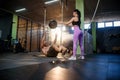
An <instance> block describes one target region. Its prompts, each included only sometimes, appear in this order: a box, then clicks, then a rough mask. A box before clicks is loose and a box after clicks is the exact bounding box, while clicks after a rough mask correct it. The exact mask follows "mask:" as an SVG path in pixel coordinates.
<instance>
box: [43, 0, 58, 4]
mask: <svg viewBox="0 0 120 80" xmlns="http://www.w3.org/2000/svg"><path fill="white" fill-rule="evenodd" d="M56 1H59V0H51V1H46V2H45V4H51V3H54V2H56Z"/></svg>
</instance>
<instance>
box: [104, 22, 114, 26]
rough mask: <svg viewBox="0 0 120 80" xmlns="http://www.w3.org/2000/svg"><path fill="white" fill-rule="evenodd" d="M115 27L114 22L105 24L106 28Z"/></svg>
mask: <svg viewBox="0 0 120 80" xmlns="http://www.w3.org/2000/svg"><path fill="white" fill-rule="evenodd" d="M112 26H113V23H112V22H106V23H105V27H112Z"/></svg>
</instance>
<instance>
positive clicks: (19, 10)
mask: <svg viewBox="0 0 120 80" xmlns="http://www.w3.org/2000/svg"><path fill="white" fill-rule="evenodd" d="M25 10H26V8H21V9H18V10H15V12H21V11H25Z"/></svg>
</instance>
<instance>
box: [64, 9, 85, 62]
mask: <svg viewBox="0 0 120 80" xmlns="http://www.w3.org/2000/svg"><path fill="white" fill-rule="evenodd" d="M80 18H81V13H80V11H79V10H78V9H75V10H74V11H73V17H72V18H71V19H70V20H69V21H68V22H65V23H64V24H65V25H69V24H71V23H72V25H73V27H74V36H73V55H72V56H71V57H70V58H69V60H76V52H77V42H78V41H79V45H80V49H81V56H80V57H79V58H80V59H84V48H83V44H82V40H83V32H82V29H81V27H80V24H81V20H80Z"/></svg>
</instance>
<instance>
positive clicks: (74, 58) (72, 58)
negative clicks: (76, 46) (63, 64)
mask: <svg viewBox="0 0 120 80" xmlns="http://www.w3.org/2000/svg"><path fill="white" fill-rule="evenodd" d="M68 60H76V57H75V56H71V57H70V58H69V59H68Z"/></svg>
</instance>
